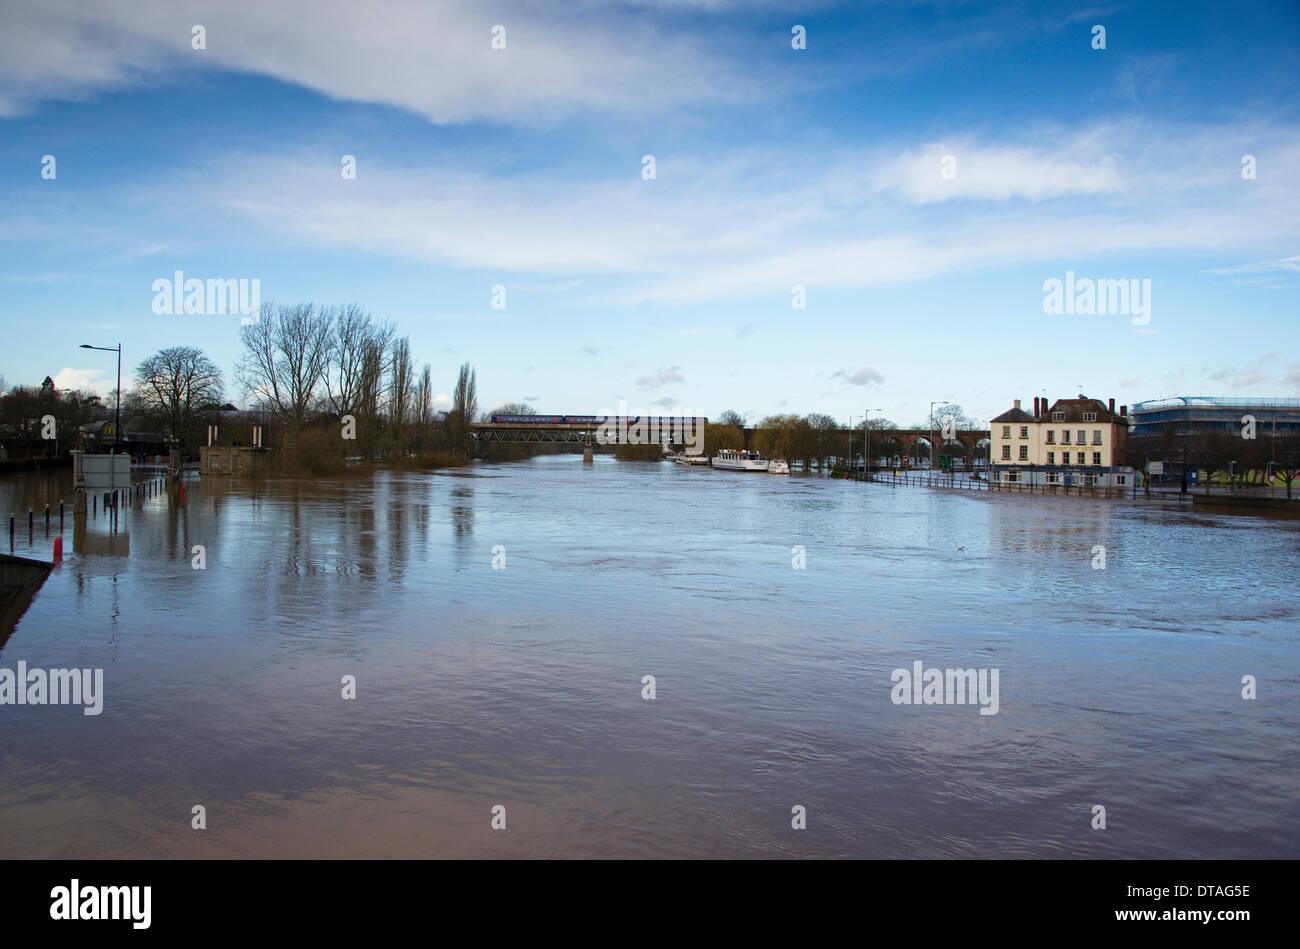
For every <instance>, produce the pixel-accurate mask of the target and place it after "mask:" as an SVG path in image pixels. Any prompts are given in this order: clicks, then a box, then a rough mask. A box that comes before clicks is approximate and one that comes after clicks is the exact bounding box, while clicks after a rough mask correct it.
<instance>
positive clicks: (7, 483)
mask: <svg viewBox="0 0 1300 949" xmlns="http://www.w3.org/2000/svg"><path fill="white" fill-rule="evenodd" d="M60 497H65V498H68V499H69V500H70V499H71V487H70V472H67V471H59V472H42V473H33V474H27V475H9V476H4V477H3V478H2V479H0V515H6V516H7V514H8V512H9V511H11V510H13V511H19V512H22V514H23V516H22V517H21V518H20V521H19V527H18V531H17V535H16V544H15V548H14V553H16V554H19V555H22V556H31V557H38V558H41V559H49V557H50V550H51V542H52V539H53V536H54V535H55V534H57V533H58V518H57V515H56V516H55V517H54V522H53V528H52V531H51V533H50V534H49V535H48V536H47V535H46V534H45V531H44V528H43V524H42V522H41V519H40V516H39V512H40V510H41V507H42V506H43V505H44V504H45V503H46V502H47V501H53V502H55V504H56V505H57V501H58V499H59V498H60ZM29 506H34V507H35V508H36V511H37V512H38V516H37V526H36V529H35V534H34V537H33V539H32V542H31V544H30V545H29V543H28V535H27V527H26V518H25V512H26V510H27V508H28V507H29ZM69 511H70V509H69ZM72 522H73V519H72V516H71V514H70V513H69V514H68V517H67V522H66V527H65V529H64V537H65V541H64V543H65V544H66V551H65V558H64V561H63V563H62V564H61V565H60V566H59V567H57V568H56V569H55V571H54V572H53V573H52V574H51V575H50V577H49V579H48V580H47V581H46V582H45V585H44V586H43V588H42V589H41V590H40V592H39V593H38V594H37V596H36V597H35V599H34V600H33V602H32V604H31V606H30V607H29V608H28V610H27V612H26V613H25V615H23V617H22V618H21V620H19V622H18V623H17V625H16V626H15V628H14V629H13V630H12V632H11V633H10V634H9V635H8V636H7V638H3V637H4V633H3V631H0V670H3V669H6V668H8V669H16V668H17V664H18V662H19V661H23V662H25V663H26V664H27V667H28V668H41V669H50V668H78V669H102V670H103V689H102V695H101V696H100V698H101V699H102V710H101V713H100V714H98V715H85V714H84V713H83V709H82V708H79V707H76V706H68V705H49V704H47V705H31V704H26V705H14V704H5V705H0V858H23V857H71V858H98V857H480V856H482V857H530V858H536V857H808V856H812V857H846V856H847V857H893V858H902V857H1191V858H1205V857H1222V858H1231V857H1288V858H1295V857H1300V728H1298V727H1297V726H1298V725H1300V669H1298V667H1300V595H1298V594H1297V588H1296V576H1297V567H1296V565H1297V563H1298V562H1300V560H1298V555H1300V522H1297V521H1283V520H1270V519H1268V518H1263V517H1243V516H1233V515H1226V514H1214V515H1207V514H1205V513H1203V512H1200V511H1193V510H1191V509H1189V508H1187V507H1184V508H1182V509H1181V510H1179V509H1168V508H1166V509H1161V508H1160V507H1159V506H1158V505H1152V504H1143V503H1141V502H1138V503H1134V502H1132V501H1127V500H1126V501H1114V500H1112V501H1103V500H1093V499H1080V498H1058V497H1042V496H1037V495H1036V496H1029V495H1014V494H994V495H985V494H983V493H979V494H976V493H972V492H954V491H945V490H939V489H925V488H916V487H910V488H891V487H885V486H882V485H876V484H857V483H846V482H842V481H832V480H829V479H825V478H821V477H813V476H809V477H801V476H797V475H796V476H794V477H777V476H767V475H747V474H735V473H727V472H719V471H711V470H708V469H702V470H700V469H686V468H681V467H678V466H675V465H671V464H646V463H631V462H616V461H614V460H613V459H611V458H609V457H598V458H597V461H596V463H595V464H594V465H587V466H584V465H583V464H582V463H581V462H580V460H579V459H578V458H577V457H576V456H549V457H543V458H538V459H535V460H533V461H530V462H524V463H517V464H509V465H478V466H474V467H471V468H467V469H462V470H457V471H443V472H434V473H406V472H403V473H395V472H379V473H377V474H364V475H362V474H357V475H355V476H352V477H347V478H341V479H337V480H329V481H293V480H288V481H266V482H260V481H259V482H251V481H232V480H212V479H205V480H203V481H199V480H198V479H197V478H193V477H191V478H190V479H188V480H187V481H186V497H185V500H184V501H183V502H181V501H180V500H179V498H177V497H175V496H169V495H168V494H167V493H165V492H164V493H161V494H157V495H153V496H150V497H147V498H142V499H140V500H139V501H138V502H137V503H136V504H134V505H133V506H131V507H130V508H127V509H124V510H123V511H122V512H121V514H120V517H119V519H118V523H117V532H116V534H114V533H113V532H112V527H111V522H110V520H109V519H108V518H107V517H105V516H104V515H103V513H102V512H101V513H100V514H99V515H98V516H97V517H93V518H91V519H90V520H89V521H88V523H87V526H86V536H85V538H84V540H83V541H82V542H81V543H80V544H76V545H74V542H73V540H74V538H73V523H72ZM6 526H7V525H6ZM195 545H202V546H203V547H204V556H205V559H206V562H205V565H204V569H202V570H197V569H194V568H193V560H194V553H193V548H194V546H195ZM74 546H77V547H78V548H79V550H74V549H73V548H74ZM1098 547H1104V548H1105V551H1104V553H1105V557H1106V560H1105V567H1104V569H1099V568H1097V567H1095V566H1094V563H1096V562H1097V554H1096V550H1095V548H1098ZM494 548H495V550H494ZM796 548H802V550H801V551H800V550H797V549H796ZM959 548H962V549H959ZM494 558H495V559H496V562H497V565H498V567H503V569H494V566H493V562H494ZM800 560H802V565H800V563H799V561H800ZM799 566H801V567H802V568H801V569H796V567H799ZM918 661H919V662H921V663H922V664H923V667H924V668H931V667H936V668H939V669H940V670H943V669H945V668H962V669H964V668H977V669H982V670H996V671H997V674H998V675H997V680H996V681H997V711H996V714H981V708H987V706H981V705H978V704H971V703H967V704H947V703H944V704H938V703H934V704H924V703H921V702H919V701H918V702H917V703H915V704H896V703H895V701H893V698H894V697H895V696H896V691H895V680H896V676H895V670H913V669H914V668H915V666H914V663H916V662H918ZM1247 675H1249V676H1254V677H1255V682H1256V689H1257V697H1256V698H1255V699H1253V700H1247V699H1244V698H1243V696H1242V690H1243V684H1242V679H1243V676H1247ZM345 676H354V677H355V682H356V694H355V698H354V699H350V700H348V699H344V698H343V695H342V691H343V685H342V682H343V678H344V677H345ZM645 676H653V677H654V698H653V699H652V700H650V699H647V698H643V690H644V689H646V688H647V687H646V686H644V685H643V679H644V677H645ZM918 698H919V697H918ZM195 805H201V806H202V807H203V808H205V809H206V829H203V830H196V829H193V827H192V825H191V822H192V813H193V810H192V809H193V808H194V806H195ZM497 805H501V806H503V807H504V808H505V815H506V826H505V828H504V829H494V828H493V826H492V822H493V808H494V807H496V806H497ZM1097 805H1101V806H1102V807H1104V808H1105V815H1106V826H1105V829H1094V827H1093V822H1094V816H1093V815H1094V807H1095V806H1097ZM796 807H798V808H802V809H803V812H804V814H805V815H806V829H795V828H794V827H792V809H794V808H796Z"/></svg>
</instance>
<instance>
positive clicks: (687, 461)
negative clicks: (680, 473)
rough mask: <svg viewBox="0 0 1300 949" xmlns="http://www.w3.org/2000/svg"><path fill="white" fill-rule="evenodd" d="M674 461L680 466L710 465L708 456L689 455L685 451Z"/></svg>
mask: <svg viewBox="0 0 1300 949" xmlns="http://www.w3.org/2000/svg"><path fill="white" fill-rule="evenodd" d="M673 461H675V462H677V464H679V465H707V464H708V463H709V456H708V455H688V454H686V452H684V451H679V452H678V453H677V454H676V455H675V456H674V457H673Z"/></svg>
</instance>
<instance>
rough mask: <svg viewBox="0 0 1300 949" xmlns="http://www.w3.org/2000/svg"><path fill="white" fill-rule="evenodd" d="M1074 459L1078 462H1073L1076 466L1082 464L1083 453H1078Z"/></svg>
mask: <svg viewBox="0 0 1300 949" xmlns="http://www.w3.org/2000/svg"><path fill="white" fill-rule="evenodd" d="M1074 457H1075V458H1077V459H1078V460H1077V461H1076V462H1075V464H1076V465H1081V464H1084V460H1083V452H1078V453H1077V454H1076V455H1075V456H1074Z"/></svg>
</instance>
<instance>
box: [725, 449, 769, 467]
mask: <svg viewBox="0 0 1300 949" xmlns="http://www.w3.org/2000/svg"><path fill="white" fill-rule="evenodd" d="M767 466H768V460H767V459H766V458H764V457H763V456H762V455H760V454H759V453H758V452H755V451H736V450H734V449H731V448H723V449H722V450H721V451H719V452H718V453H717V454H716V455H714V456H713V467H715V468H721V469H723V470H724V471H767Z"/></svg>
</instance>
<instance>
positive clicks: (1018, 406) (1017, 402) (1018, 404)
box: [1016, 399, 1020, 408]
mask: <svg viewBox="0 0 1300 949" xmlns="http://www.w3.org/2000/svg"><path fill="white" fill-rule="evenodd" d="M1016 408H1020V400H1019V399H1016Z"/></svg>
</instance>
